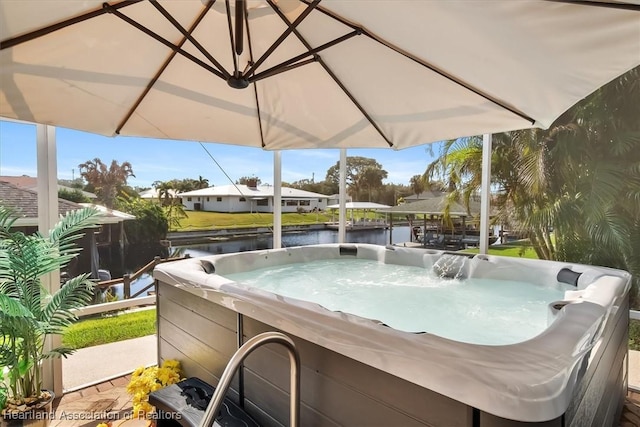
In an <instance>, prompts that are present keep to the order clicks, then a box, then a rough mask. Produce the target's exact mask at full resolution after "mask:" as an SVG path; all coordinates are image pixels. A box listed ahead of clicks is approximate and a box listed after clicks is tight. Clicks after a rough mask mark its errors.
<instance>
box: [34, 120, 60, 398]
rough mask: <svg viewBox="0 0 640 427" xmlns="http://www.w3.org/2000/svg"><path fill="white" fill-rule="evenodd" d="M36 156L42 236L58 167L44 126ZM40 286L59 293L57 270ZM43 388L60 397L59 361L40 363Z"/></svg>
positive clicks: (54, 213)
mask: <svg viewBox="0 0 640 427" xmlns="http://www.w3.org/2000/svg"><path fill="white" fill-rule="evenodd" d="M36 142H37V156H38V161H37V163H38V229H39V231H40V232H41V233H42V234H43V235H44V236H47V235H49V230H51V229H52V228H53V225H54V224H55V223H56V222H57V221H58V166H57V149H56V128H55V127H53V126H48V125H41V124H38V125H36ZM42 282H43V285H44V286H45V287H46V288H47V289H48V290H49V292H52V293H53V292H55V291H56V290H58V289H60V270H56V271H53V272H51V273H49V274H46V275H45V276H43V277H42ZM61 343H62V341H61V336H60V335H53V336H51V337H49V338H48V339H47V341H46V342H45V350H46V351H48V350H51V349H52V348H56V347H59V346H60V345H61ZM42 373H43V380H44V384H43V385H44V386H45V387H46V388H47V389H49V390H53V392H54V393H55V394H60V395H62V360H61V359H60V358H56V357H53V358H48V359H45V360H44V361H43V363H42Z"/></svg>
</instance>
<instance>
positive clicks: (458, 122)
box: [0, 0, 640, 150]
mask: <svg viewBox="0 0 640 427" xmlns="http://www.w3.org/2000/svg"><path fill="white" fill-rule="evenodd" d="M639 9H640V6H639V5H638V4H637V2H636V1H632V2H626V3H625V2H617V3H605V2H599V1H546V0H528V1H496V0H491V1H483V0H478V1H466V0H463V1H457V0H448V1H420V0H408V1H402V0H397V1H385V0H377V1H369V0H350V1H330V0H325V1H323V2H320V0H313V1H309V0H302V1H299V0H277V1H276V0H235V1H230V2H227V3H225V2H224V1H217V2H208V1H201V0H181V1H140V0H136V1H121V2H115V1H114V2H110V3H104V4H103V1H102V0H100V1H95V0H85V1H68V0H61V1H57V0H47V1H34V0H27V1H14V0H2V1H0V17H1V18H0V20H1V21H0V78H1V81H0V115H1V116H2V117H6V118H13V119H20V120H25V121H30V122H36V123H45V124H53V125H57V126H63V127H68V128H72V129H79V130H84V131H89V132H93V133H99V134H103V135H115V134H121V135H135V136H148V137H154V138H170V139H186V140H198V141H213V142H222V143H231V144H240V145H249V146H256V147H263V148H265V149H273V150H279V149H292V148H317V147H321V148H329V147H339V148H347V147H385V148H387V147H392V148H395V149H400V148H404V147H409V146H413V145H417V144H423V143H428V142H433V141H438V140H443V139H448V138H455V137H460V136H468V135H478V134H485V133H495V132H502V131H509V130H514V129H521V128H526V127H531V126H539V127H547V126H549V125H550V124H551V123H552V122H553V120H554V119H555V118H556V117H558V116H559V115H560V114H561V113H562V112H564V111H565V110H567V109H568V108H569V107H571V106H572V105H573V104H575V103H576V102H577V101H578V100H580V99H581V98H583V97H585V96H586V95H588V94H589V93H591V92H592V91H594V90H595V89H597V88H598V87H600V86H602V85H603V84H605V83H606V82H608V81H610V80H612V79H613V78H615V77H617V76H618V75H620V74H622V73H624V72H625V71H627V70H629V69H631V68H633V67H634V66H636V65H638V64H640V14H639V13H638V10H639ZM2 21H3V22H2Z"/></svg>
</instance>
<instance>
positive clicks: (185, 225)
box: [173, 211, 331, 231]
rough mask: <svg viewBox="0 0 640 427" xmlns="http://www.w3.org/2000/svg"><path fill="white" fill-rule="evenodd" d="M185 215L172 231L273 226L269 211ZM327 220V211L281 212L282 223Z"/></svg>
mask: <svg viewBox="0 0 640 427" xmlns="http://www.w3.org/2000/svg"><path fill="white" fill-rule="evenodd" d="M187 215H188V217H187V218H184V219H181V220H180V227H179V228H177V229H175V230H173V231H192V230H211V229H219V228H246V227H271V226H273V214H270V213H220V212H202V211H188V212H187ZM327 221H331V214H330V213H327V212H320V213H314V212H311V213H284V214H282V224H283V225H295V224H317V223H323V222H327Z"/></svg>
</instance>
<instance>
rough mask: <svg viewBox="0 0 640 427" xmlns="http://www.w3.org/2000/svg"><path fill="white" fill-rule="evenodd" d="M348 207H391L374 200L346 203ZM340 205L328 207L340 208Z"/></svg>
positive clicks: (328, 207)
mask: <svg viewBox="0 0 640 427" xmlns="http://www.w3.org/2000/svg"><path fill="white" fill-rule="evenodd" d="M345 206H346V208H347V209H386V208H390V207H391V206H389V205H381V204H380V203H373V202H348V203H346V204H345ZM338 208H340V205H339V204H338V205H329V206H327V209H338Z"/></svg>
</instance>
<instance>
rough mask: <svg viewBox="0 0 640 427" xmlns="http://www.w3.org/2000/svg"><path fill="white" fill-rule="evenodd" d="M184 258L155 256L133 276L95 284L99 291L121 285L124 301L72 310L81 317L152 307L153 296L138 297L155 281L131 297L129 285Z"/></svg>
mask: <svg viewBox="0 0 640 427" xmlns="http://www.w3.org/2000/svg"><path fill="white" fill-rule="evenodd" d="M186 258H189V255H185V256H182V257H173V258H160V257H159V256H157V257H154V258H153V260H152V261H150V262H148V263H147V264H146V265H144V266H143V267H141V268H140V269H139V270H138V271H136V272H135V273H133V274H125V275H123V276H122V277H121V278H119V279H112V280H104V281H102V282H98V283H96V287H97V288H99V289H108V288H109V287H111V286H115V285H119V284H123V285H124V286H123V288H124V289H123V294H124V299H122V300H120V301H113V302H105V303H102V304H93V305H88V306H86V307H83V308H80V309H77V310H73V312H74V313H75V315H76V316H78V317H83V316H90V315H94V314H100V313H105V312H109V311H116V310H123V309H126V308H131V307H138V306H145V305H154V304H155V303H156V296H155V295H149V296H146V297H139V296H140V295H142V293H143V292H147V291H148V290H149V289H151V288H153V287H155V281H154V282H151V283H150V284H149V285H148V286H145V287H144V289H141V290H139V291H137V292H136V293H135V294H133V295H131V283H132V282H134V281H135V280H137V279H139V278H140V276H142V275H143V274H145V273H150V272H151V271H153V269H154V268H155V266H156V265H158V264H162V263H164V262H171V261H179V260H182V259H186Z"/></svg>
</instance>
